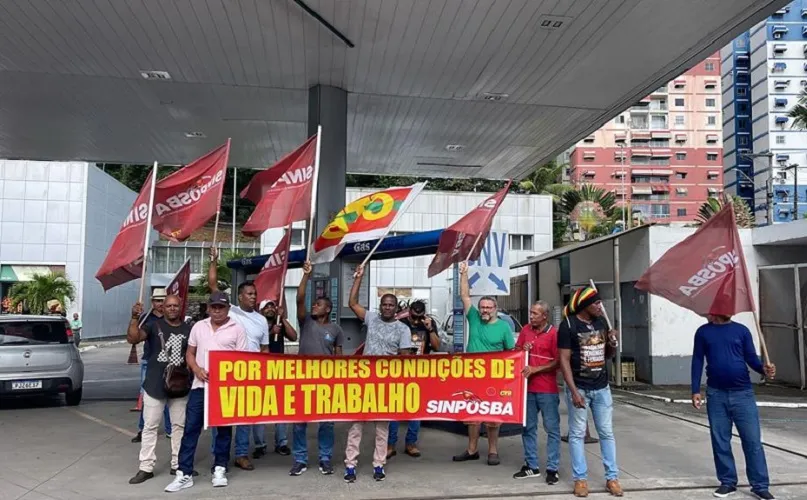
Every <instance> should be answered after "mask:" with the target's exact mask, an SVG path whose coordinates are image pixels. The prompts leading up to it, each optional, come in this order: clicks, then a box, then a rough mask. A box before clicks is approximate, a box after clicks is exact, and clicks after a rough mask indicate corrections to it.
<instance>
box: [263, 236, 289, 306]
mask: <svg viewBox="0 0 807 500" xmlns="http://www.w3.org/2000/svg"><path fill="white" fill-rule="evenodd" d="M290 247H291V231H290V230H287V231H286V234H284V235H283V238H282V239H281V240H280V243H278V244H277V247H275V251H274V252H272V253H271V254H270V255H269V258H268V259H266V264H264V265H263V269H261V272H260V273H259V274H258V277H257V278H255V289H256V290H257V291H258V300H257V301H258V303H261V301H264V300H274V301H275V303H277V302H278V301H279V300H280V295H281V294H282V293H283V282H284V281H285V278H286V269H288V267H289V248H290Z"/></svg>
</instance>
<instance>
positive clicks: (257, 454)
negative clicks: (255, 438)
mask: <svg viewBox="0 0 807 500" xmlns="http://www.w3.org/2000/svg"><path fill="white" fill-rule="evenodd" d="M264 455H266V446H258V447H257V448H255V451H253V452H252V458H254V459H258V458H261V457H262V456H264Z"/></svg>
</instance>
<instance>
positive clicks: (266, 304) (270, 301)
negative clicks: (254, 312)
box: [258, 299, 277, 311]
mask: <svg viewBox="0 0 807 500" xmlns="http://www.w3.org/2000/svg"><path fill="white" fill-rule="evenodd" d="M269 304H272V305H273V306H276V305H277V302H275V301H274V300H272V299H269V300H262V301H261V304H260V307H258V310H259V311H260V310H262V309H263V308H264V307H266V306H268V305H269Z"/></svg>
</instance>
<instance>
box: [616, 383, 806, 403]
mask: <svg viewBox="0 0 807 500" xmlns="http://www.w3.org/2000/svg"><path fill="white" fill-rule="evenodd" d="M613 388H614V390H619V391H622V392H626V393H628V394H631V395H634V396H637V397H642V398H647V399H654V400H657V401H662V402H665V403H676V404H691V403H692V394H691V392H690V391H691V389H690V387H689V386H688V385H687V386H681V385H678V386H664V387H655V386H651V385H647V384H641V383H636V384H630V385H628V386H625V387H622V388H617V387H613ZM754 393H755V394H756V397H757V406H759V407H769V408H794V409H796V408H798V409H801V408H804V409H807V391H802V390H800V389H797V388H793V387H786V386H782V385H776V384H764V385H763V384H755V385H754ZM704 400H705V398H704Z"/></svg>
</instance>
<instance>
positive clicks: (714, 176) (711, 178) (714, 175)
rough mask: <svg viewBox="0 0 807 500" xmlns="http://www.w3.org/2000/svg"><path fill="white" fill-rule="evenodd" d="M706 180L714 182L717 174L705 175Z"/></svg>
mask: <svg viewBox="0 0 807 500" xmlns="http://www.w3.org/2000/svg"><path fill="white" fill-rule="evenodd" d="M706 180H707V181H716V180H717V174H712V173H709V174H706Z"/></svg>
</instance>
